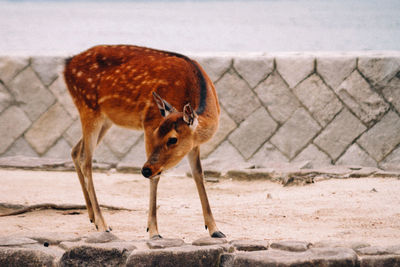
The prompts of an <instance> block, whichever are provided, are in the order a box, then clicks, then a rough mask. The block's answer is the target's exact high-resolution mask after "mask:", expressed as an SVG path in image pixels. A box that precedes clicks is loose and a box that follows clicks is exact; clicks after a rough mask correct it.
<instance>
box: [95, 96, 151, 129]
mask: <svg viewBox="0 0 400 267" xmlns="http://www.w3.org/2000/svg"><path fill="white" fill-rule="evenodd" d="M146 109H147V108H146V105H145V104H138V103H129V104H127V103H122V102H121V101H120V100H108V101H105V102H103V103H102V104H101V112H102V113H103V114H105V115H106V116H107V117H108V118H109V119H110V120H111V121H112V122H113V123H114V124H117V125H119V126H122V127H126V128H131V129H135V130H141V129H142V128H143V118H144V112H145V110H146Z"/></svg>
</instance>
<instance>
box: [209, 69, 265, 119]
mask: <svg viewBox="0 0 400 267" xmlns="http://www.w3.org/2000/svg"><path fill="white" fill-rule="evenodd" d="M216 87H217V93H218V97H219V101H220V103H221V104H222V106H223V107H224V108H225V110H226V111H227V112H228V114H229V115H230V117H231V118H232V119H233V120H234V121H235V122H236V123H240V122H241V121H243V120H244V119H245V118H247V117H248V116H249V115H250V114H251V113H252V112H253V111H254V110H256V109H257V108H258V107H259V106H260V103H259V100H258V98H257V96H256V95H255V94H254V93H253V91H251V89H250V88H249V86H248V85H247V83H246V82H245V81H243V80H242V79H240V78H239V76H238V75H237V74H236V73H235V72H233V71H232V70H231V71H229V72H228V73H226V74H225V75H224V76H223V77H222V78H221V79H220V80H219V81H218V82H217V84H216Z"/></svg>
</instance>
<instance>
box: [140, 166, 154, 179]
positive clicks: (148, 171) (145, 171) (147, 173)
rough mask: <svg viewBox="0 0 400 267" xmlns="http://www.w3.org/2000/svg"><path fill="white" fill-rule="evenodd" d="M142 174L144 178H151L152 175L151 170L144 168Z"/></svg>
mask: <svg viewBox="0 0 400 267" xmlns="http://www.w3.org/2000/svg"><path fill="white" fill-rule="evenodd" d="M142 174H143V176H144V177H146V178H149V177H150V176H151V175H152V172H151V170H150V168H147V167H145V168H142Z"/></svg>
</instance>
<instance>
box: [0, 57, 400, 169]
mask: <svg viewBox="0 0 400 267" xmlns="http://www.w3.org/2000/svg"><path fill="white" fill-rule="evenodd" d="M192 57H193V58H195V59H196V60H198V61H199V62H200V64H201V65H202V66H203V67H204V68H205V70H206V71H207V73H208V74H209V76H210V77H211V79H212V80H213V81H214V82H215V85H216V88H217V91H218V95H219V100H220V104H221V108H222V113H221V119H220V129H219V131H218V133H217V134H216V136H215V137H214V138H213V139H212V140H211V141H210V142H209V143H207V144H205V145H204V146H203V147H202V154H203V157H204V158H208V159H207V160H208V161H212V160H213V159H218V160H219V161H220V162H222V163H223V162H230V163H235V164H237V163H239V162H250V163H252V164H255V165H256V166H264V167H267V166H268V165H269V164H272V163H274V162H280V163H282V162H284V163H285V162H308V164H307V166H308V167H315V166H320V165H329V164H335V165H361V166H371V167H380V168H383V169H400V52H382V53H366V52H364V53H347V54H344V53H329V54H328V53H285V54H245V55H244V54H240V55H228V54H217V55H193V56H192ZM63 62H64V57H58V56H34V57H29V56H6V55H3V56H0V136H1V138H0V157H7V156H15V155H25V156H34V157H52V158H62V159H64V158H65V159H69V158H70V150H71V147H72V146H73V145H74V144H75V143H76V142H77V140H78V139H79V137H80V131H81V130H80V122H79V116H78V114H77V111H76V110H75V107H74V105H73V103H72V100H71V99H70V96H69V95H68V92H67V91H66V87H65V84H64V81H63V78H62V76H61V73H62V69H63ZM95 159H96V160H97V161H101V162H111V163H117V162H123V163H129V164H132V165H133V166H141V165H142V164H143V162H144V161H145V155H144V144H143V135H142V133H141V132H136V131H129V130H125V129H122V128H118V127H113V128H111V130H110V131H109V132H108V134H107V135H106V137H105V139H104V141H103V143H102V144H101V145H100V146H99V147H98V148H97V150H96V154H95ZM206 162H207V161H206Z"/></svg>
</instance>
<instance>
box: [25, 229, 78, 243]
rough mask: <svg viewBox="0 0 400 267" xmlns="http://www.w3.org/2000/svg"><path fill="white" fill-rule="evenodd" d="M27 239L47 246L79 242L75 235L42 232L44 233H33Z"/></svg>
mask: <svg viewBox="0 0 400 267" xmlns="http://www.w3.org/2000/svg"><path fill="white" fill-rule="evenodd" d="M29 238H31V239H33V240H36V241H37V242H39V243H41V244H43V243H45V242H46V243H47V244H49V245H58V244H60V243H61V242H77V241H79V240H81V237H79V236H78V235H77V234H76V233H62V232H61V233H60V232H44V233H34V234H32V235H31V236H29Z"/></svg>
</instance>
